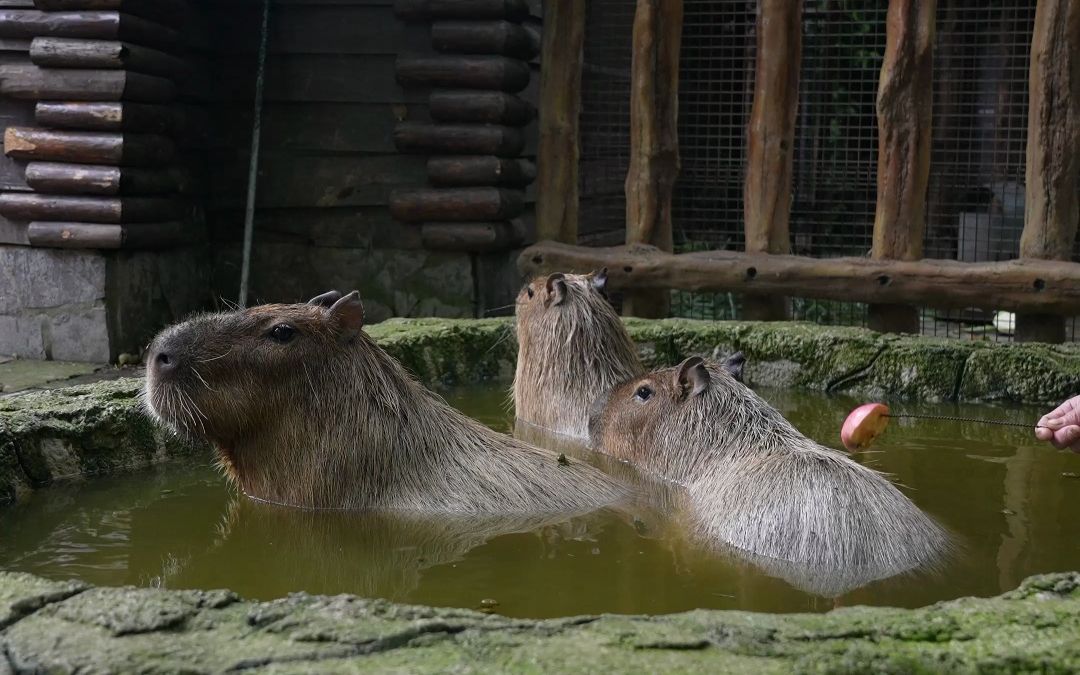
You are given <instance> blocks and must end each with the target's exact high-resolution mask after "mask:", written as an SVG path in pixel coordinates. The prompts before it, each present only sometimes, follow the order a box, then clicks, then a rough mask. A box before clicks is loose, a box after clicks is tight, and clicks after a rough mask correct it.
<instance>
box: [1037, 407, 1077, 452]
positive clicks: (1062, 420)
mask: <svg viewBox="0 0 1080 675" xmlns="http://www.w3.org/2000/svg"><path fill="white" fill-rule="evenodd" d="M1035 438H1037V439H1039V440H1040V441H1049V442H1050V443H1052V444H1053V446H1054V447H1055V448H1058V449H1059V450H1064V449H1065V448H1068V449H1070V450H1072V451H1073V452H1080V396H1073V397H1072V398H1070V399H1069V400H1068V401H1065V402H1064V403H1062V404H1061V405H1059V406H1058V407H1057V408H1055V409H1054V410H1053V411H1051V412H1049V413H1047V414H1045V415H1043V417H1042V419H1040V420H1039V426H1038V427H1037V428H1036V429H1035Z"/></svg>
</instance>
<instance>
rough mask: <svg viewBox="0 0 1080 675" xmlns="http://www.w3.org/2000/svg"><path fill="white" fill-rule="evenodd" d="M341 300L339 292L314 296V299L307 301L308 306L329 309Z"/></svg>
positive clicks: (328, 292)
mask: <svg viewBox="0 0 1080 675" xmlns="http://www.w3.org/2000/svg"><path fill="white" fill-rule="evenodd" d="M340 299H341V291H327V292H326V293H323V294H322V295H316V296H315V297H314V298H312V299H310V300H308V301H307V304H309V305H318V306H319V307H326V308H328V309H329V308H330V307H333V305H334V303H335V302H337V301H338V300H340Z"/></svg>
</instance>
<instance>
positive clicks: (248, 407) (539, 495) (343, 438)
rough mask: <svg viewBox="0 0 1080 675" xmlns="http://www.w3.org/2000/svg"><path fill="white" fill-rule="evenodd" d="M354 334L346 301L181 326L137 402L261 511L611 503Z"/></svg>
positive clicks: (592, 477) (158, 347) (585, 473)
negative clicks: (267, 506)
mask: <svg viewBox="0 0 1080 675" xmlns="http://www.w3.org/2000/svg"><path fill="white" fill-rule="evenodd" d="M363 325H364V308H363V304H362V303H361V301H360V296H359V294H358V293H357V292H355V291H354V292H352V293H349V294H348V295H344V296H343V295H342V294H341V293H338V292H336V291H332V292H329V293H326V294H324V295H321V296H319V297H317V298H314V299H312V300H311V301H310V302H308V303H307V304H295V305H262V306H258V307H252V308H250V309H246V310H239V311H233V312H223V313H218V314H206V315H203V316H198V317H195V318H193V319H191V320H189V321H186V322H184V323H181V324H179V325H176V326H173V327H171V328H168V329H166V330H164V331H163V332H162V333H161V334H159V335H158V336H157V337H156V338H155V340H154V342H153V344H152V345H151V348H150V351H149V357H148V358H149V363H148V367H147V379H146V400H147V403H148V405H149V408H150V410H151V412H152V413H153V414H154V415H155V416H156V417H157V418H158V419H159V420H161V421H163V422H165V423H166V424H167V425H168V426H170V427H172V428H173V429H175V430H176V431H178V432H181V433H183V434H187V435H189V436H194V437H197V438H202V439H205V440H207V441H209V442H210V443H211V444H212V445H213V446H214V447H215V448H216V449H217V452H218V454H219V457H220V462H221V466H222V467H223V469H224V471H225V472H226V474H227V475H228V476H229V477H231V478H232V479H233V480H234V481H235V482H236V484H237V485H238V486H239V487H240V489H241V490H243V492H244V493H246V494H247V495H249V496H252V497H255V498H259V499H262V500H265V501H269V502H273V503H278V504H285V505H290V506H300V507H309V508H343V509H367V508H383V509H402V510H411V511H426V512H437V511H438V512H455V513H499V514H510V513H564V512H581V511H583V510H591V509H594V508H596V507H600V506H604V505H608V504H611V503H613V502H615V501H617V500H619V499H621V498H622V496H623V494H624V490H625V488H624V487H623V486H622V485H620V484H619V483H618V482H617V481H616V480H614V479H613V478H611V477H609V476H607V475H605V474H604V473H602V472H601V471H598V470H596V469H594V468H593V467H591V466H588V465H587V464H585V463H582V462H578V461H572V462H567V461H562V462H560V461H559V457H558V455H556V454H555V453H553V452H551V451H548V450H543V449H540V448H536V447H533V446H530V445H528V444H526V443H523V442H521V441H518V440H515V439H513V438H510V437H509V436H506V435H504V434H499V433H497V432H495V431H493V430H491V429H489V428H487V427H485V426H483V425H481V424H480V423H479V422H476V421H474V420H472V419H470V418H468V417H466V416H465V415H462V414H461V413H459V412H457V411H456V410H454V409H453V408H451V407H450V406H449V405H447V403H446V402H445V401H443V399H442V398H441V397H439V396H437V395H435V394H434V393H432V392H430V391H428V390H427V389H425V388H424V387H423V386H421V385H420V384H419V383H417V382H416V381H415V380H414V379H412V378H411V377H410V376H409V375H408V374H407V373H406V371H405V369H404V368H403V367H402V366H401V364H399V363H398V362H397V361H395V360H394V359H393V358H392V357H391V356H390V355H389V354H387V353H386V352H385V351H383V350H382V349H381V348H380V347H379V346H378V345H377V344H375V342H374V341H372V340H371V338H370V337H368V336H367V334H366V333H365V332H364V331H363V330H362V329H363Z"/></svg>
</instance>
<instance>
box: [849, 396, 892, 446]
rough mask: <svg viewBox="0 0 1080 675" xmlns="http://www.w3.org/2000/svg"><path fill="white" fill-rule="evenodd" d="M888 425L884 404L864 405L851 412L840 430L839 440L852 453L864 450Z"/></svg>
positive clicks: (886, 410) (887, 410)
mask: <svg viewBox="0 0 1080 675" xmlns="http://www.w3.org/2000/svg"><path fill="white" fill-rule="evenodd" d="M888 424H889V406H887V405H885V404H884V403H864V404H863V405H861V406H859V407H858V408H855V409H854V410H852V411H851V414H850V415H848V416H847V419H846V420H844V428H843V429H841V430H840V440H841V441H842V442H843V443H844V447H845V448H847V449H848V450H850V451H852V452H858V451H859V450H865V449H867V448H869V447H870V444H871V443H873V442H874V439H875V438H877V437H878V436H880V435H881V432H883V431H885V427H886V426H888Z"/></svg>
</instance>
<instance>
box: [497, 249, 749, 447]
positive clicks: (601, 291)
mask: <svg viewBox="0 0 1080 675" xmlns="http://www.w3.org/2000/svg"><path fill="white" fill-rule="evenodd" d="M606 287H607V269H606V268H605V269H602V270H599V271H596V272H592V273H590V274H561V273H557V274H551V275H548V276H546V277H537V278H535V279H533V280H532V281H530V282H529V283H528V284H526V285H525V287H524V288H522V289H521V292H520V293H518V297H517V303H516V309H515V315H516V330H517V338H518V359H517V371H516V372H515V374H514V414H515V415H516V417H517V418H518V420H520V421H523V422H526V423H528V424H532V425H534V426H537V427H540V428H542V429H544V430H546V431H549V432H551V433H556V434H561V435H564V436H570V437H573V438H581V439H587V438H588V437H589V406H591V405H592V403H593V401H595V400H596V397H597V396H600V395H601V394H605V393H607V392H609V391H611V388H612V387H614V386H615V385H616V384H618V383H620V382H623V381H625V380H627V379H628V378H631V377H636V376H638V375H642V374H644V373H645V367H644V366H643V365H642V364H641V360H640V359H639V358H638V352H637V349H636V348H635V347H634V342H633V340H631V339H630V335H629V333H627V332H626V327H625V326H623V323H622V321H621V320H620V319H619V315H618V314H616V313H615V309H614V308H613V307H612V306H611V303H610V302H608V298H607V294H606ZM744 362H745V358H744V357H743V355H742V354H741V353H736V354H732V355H731V356H730V357H728V359H727V360H726V361H724V366H725V368H727V369H728V372H730V373H731V374H732V375H733V376H734V377H736V378H737V379H738V380H739V381H741V380H742V370H743V364H744Z"/></svg>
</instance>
